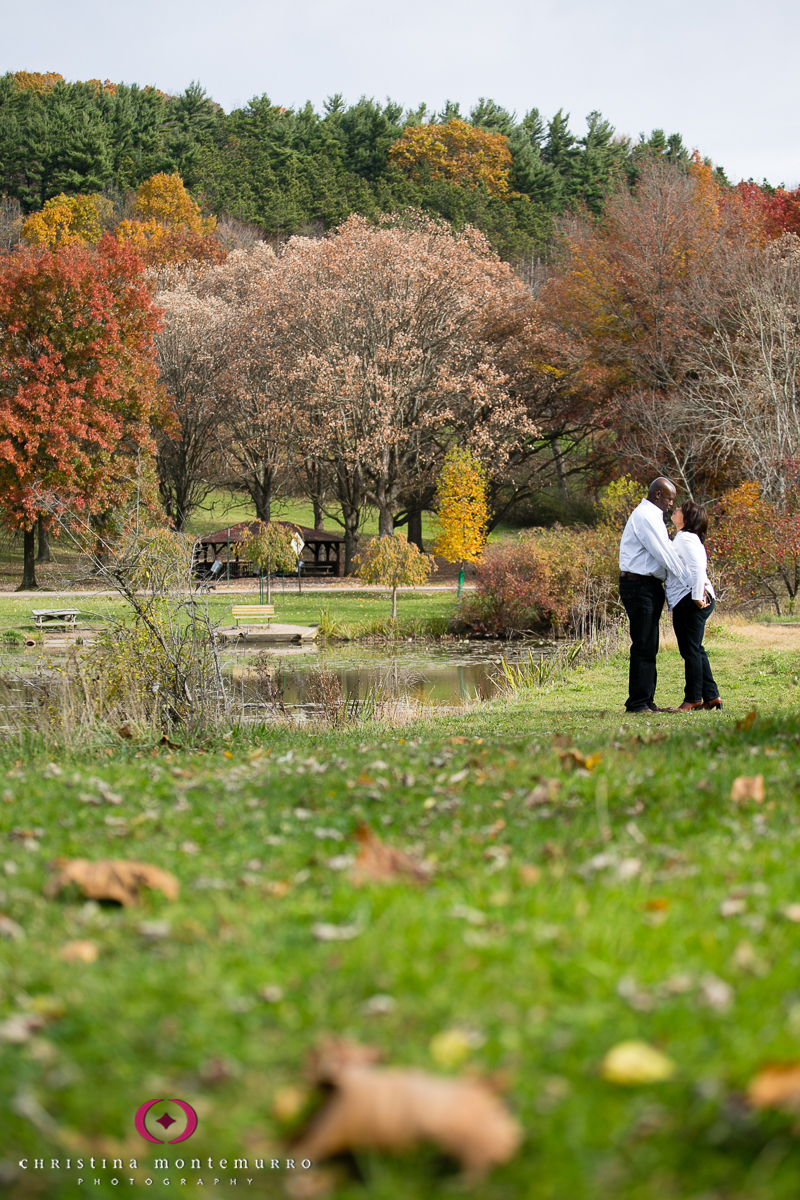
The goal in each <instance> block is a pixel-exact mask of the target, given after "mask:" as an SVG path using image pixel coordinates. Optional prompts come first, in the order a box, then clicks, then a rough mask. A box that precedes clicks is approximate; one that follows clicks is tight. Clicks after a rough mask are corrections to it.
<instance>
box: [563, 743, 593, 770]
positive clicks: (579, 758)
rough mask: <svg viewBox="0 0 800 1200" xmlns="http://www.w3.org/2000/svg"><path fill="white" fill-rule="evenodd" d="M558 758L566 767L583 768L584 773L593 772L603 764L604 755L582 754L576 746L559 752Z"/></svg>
mask: <svg viewBox="0 0 800 1200" xmlns="http://www.w3.org/2000/svg"><path fill="white" fill-rule="evenodd" d="M558 757H559V758H560V759H561V762H562V765H563V766H564V767H581V768H582V769H583V770H584V771H593V770H594V768H595V767H596V766H597V764H598V763H599V762H602V759H603V756H602V754H587V755H583V754H581V752H580V750H577V749H576V748H575V747H574V746H572V747H570V749H569V750H564V751H561V752H559V755H558Z"/></svg>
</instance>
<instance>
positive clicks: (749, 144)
mask: <svg viewBox="0 0 800 1200" xmlns="http://www.w3.org/2000/svg"><path fill="white" fill-rule="evenodd" d="M0 11H1V12H2V15H3V22H2V28H3V36H2V43H1V44H0V71H7V70H8V71H17V70H28V71H59V72H60V73H61V74H62V75H64V77H65V78H67V79H93V78H94V79H97V78H99V79H107V78H108V79H112V80H114V81H116V82H126V83H139V84H146V83H150V84H154V85H155V86H156V87H159V88H161V89H162V90H164V91H167V92H178V91H182V90H183V89H184V88H185V87H186V85H187V84H188V83H189V82H191V80H199V81H200V83H202V85H203V86H204V87H205V88H206V90H207V91H208V93H209V94H210V95H211V96H213V97H214V99H215V100H217V101H218V102H219V103H220V104H222V105H223V107H224V108H225V109H227V110H229V109H231V108H234V107H237V106H239V105H242V104H244V103H246V102H247V100H248V99H249V98H250V97H251V96H253V95H261V94H262V93H264V92H266V93H267V94H268V95H269V96H270V98H271V99H272V100H273V101H274V102H275V103H278V104H281V105H285V106H287V107H289V106H291V105H298V104H302V103H304V102H305V101H306V100H309V99H310V100H311V101H312V103H313V104H314V105H315V107H317V108H318V109H319V108H320V107H321V105H322V102H323V100H324V99H325V97H326V96H328V95H331V94H333V93H335V92H341V93H342V94H343V95H344V97H345V99H346V100H347V101H350V102H352V101H354V100H357V99H358V97H359V96H360V95H362V94H365V95H367V96H374V97H375V98H376V99H379V100H383V99H385V98H386V97H387V96H389V97H391V98H392V99H393V100H397V101H399V102H401V103H402V104H403V105H404V106H406V107H416V106H417V105H418V104H419V103H420V102H421V101H425V102H427V104H428V105H429V106H430V107H431V108H432V109H436V108H439V107H441V106H442V104H443V103H444V101H445V100H447V99H452V100H458V101H459V102H460V103H461V106H462V109H464V110H466V109H468V108H469V107H470V105H472V104H473V103H474V102H475V101H476V100H477V99H478V97H479V96H490V97H491V98H492V99H494V100H496V101H497V102H498V103H499V104H502V105H504V106H505V107H507V108H510V109H515V110H516V111H517V112H518V113H519V114H520V115H521V114H522V113H524V112H525V111H526V110H527V109H529V108H532V107H537V108H539V109H540V111H541V112H542V113H543V114H544V115H545V116H546V117H550V116H552V115H553V113H555V112H556V111H557V110H558V109H559V108H563V109H564V110H565V111H567V112H569V113H571V124H572V128H573V131H574V132H577V133H582V132H583V130H584V127H585V126H584V119H585V117H586V114H587V113H589V112H590V111H591V110H592V109H599V110H600V111H601V112H602V113H603V115H604V116H606V117H608V118H609V119H610V120H611V121H612V123H613V124H614V125H615V126H616V128H617V130H618V131H619V132H620V133H627V134H630V135H631V136H633V137H635V136H636V135H637V134H638V133H639V132H641V131H647V132H648V133H649V132H650V130H651V129H653V128H663V129H665V130H666V132H667V133H671V132H673V131H676V132H679V133H681V134H682V135H683V137H684V140H685V142H686V143H687V144H688V145H689V146H690V147H695V146H696V147H698V148H699V149H700V150H701V152H702V153H703V154H705V155H709V156H710V157H711V158H712V159H713V160H714V162H715V163H718V164H720V165H721V166H722V167H723V168H724V169H725V171H726V173H727V174H728V176H729V178H731V179H732V180H733V181H737V180H739V179H740V178H745V179H747V178H750V177H753V178H754V179H756V180H758V181H760V180H761V179H762V178H766V179H768V180H769V181H770V182H771V183H774V184H778V183H781V182H783V183H785V184H786V185H787V186H791V187H793V186H796V185H797V184H798V183H800V152H799V150H800V147H799V146H798V141H799V140H800V139H799V138H798V133H799V132H800V130H799V128H798V126H799V125H800V70H798V67H797V59H798V50H800V45H799V44H798V42H799V40H800V39H799V37H798V35H800V4H798V3H797V0H759V2H758V3H756V0H661V2H657V0H481V2H479V0H449V2H448V0H403V2H402V3H397V2H395V3H391V4H389V3H386V0H335V2H334V0H281V2H280V3H279V2H278V0H214V2H213V3H212V2H211V0H192V2H191V3H189V2H188V0H137V3H135V4H132V3H121V2H120V0H70V3H68V4H67V3H64V0H37V2H36V4H35V5H31V6H29V5H27V4H23V3H20V2H19V0H0Z"/></svg>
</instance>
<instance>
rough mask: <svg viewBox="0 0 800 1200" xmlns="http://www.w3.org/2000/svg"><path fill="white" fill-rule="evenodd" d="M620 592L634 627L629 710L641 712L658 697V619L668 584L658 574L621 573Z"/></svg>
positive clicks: (631, 624) (626, 705)
mask: <svg viewBox="0 0 800 1200" xmlns="http://www.w3.org/2000/svg"><path fill="white" fill-rule="evenodd" d="M619 595H620V599H621V600H622V603H623V604H624V606H625V612H626V613H627V614H628V621H629V622H630V627H631V665H630V671H629V674H628V699H627V700H626V701H625V707H626V708H627V710H628V712H641V711H642V710H643V709H646V708H649V707H650V706H651V705H652V704H653V703H654V700H655V694H656V681H657V679H658V675H657V672H656V656H657V654H658V622H659V621H660V619H661V612H662V609H663V608H664V585H663V583H662V582H661V580H660V579H656V577H655V576H654V575H645V576H640V577H639V578H638V579H626V578H625V577H624V576H620V581H619Z"/></svg>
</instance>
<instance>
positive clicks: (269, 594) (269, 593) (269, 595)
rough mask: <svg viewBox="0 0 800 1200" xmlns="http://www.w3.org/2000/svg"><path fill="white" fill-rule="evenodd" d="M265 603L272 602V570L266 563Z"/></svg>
mask: <svg viewBox="0 0 800 1200" xmlns="http://www.w3.org/2000/svg"><path fill="white" fill-rule="evenodd" d="M267 604H272V572H271V571H270V569H269V563H268V564H267Z"/></svg>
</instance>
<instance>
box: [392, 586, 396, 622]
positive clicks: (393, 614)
mask: <svg viewBox="0 0 800 1200" xmlns="http://www.w3.org/2000/svg"><path fill="white" fill-rule="evenodd" d="M392 620H393V621H396V620H397V584H395V586H394V587H393V588H392Z"/></svg>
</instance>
